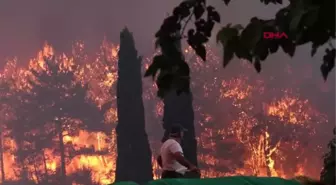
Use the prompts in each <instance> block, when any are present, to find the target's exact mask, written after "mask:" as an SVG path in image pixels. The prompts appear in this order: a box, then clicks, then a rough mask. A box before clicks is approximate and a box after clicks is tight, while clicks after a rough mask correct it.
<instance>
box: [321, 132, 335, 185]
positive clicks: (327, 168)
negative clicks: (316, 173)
mask: <svg viewBox="0 0 336 185" xmlns="http://www.w3.org/2000/svg"><path fill="white" fill-rule="evenodd" d="M333 134H334V138H333V139H332V140H331V141H330V142H329V144H328V148H329V151H328V153H327V154H325V155H324V167H323V170H322V172H321V181H322V182H324V183H326V184H329V185H331V184H335V176H336V175H335V148H336V128H334V133H333Z"/></svg>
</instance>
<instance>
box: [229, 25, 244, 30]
mask: <svg viewBox="0 0 336 185" xmlns="http://www.w3.org/2000/svg"><path fill="white" fill-rule="evenodd" d="M232 28H235V29H237V30H242V29H244V27H243V26H242V25H241V24H236V25H234V26H232Z"/></svg>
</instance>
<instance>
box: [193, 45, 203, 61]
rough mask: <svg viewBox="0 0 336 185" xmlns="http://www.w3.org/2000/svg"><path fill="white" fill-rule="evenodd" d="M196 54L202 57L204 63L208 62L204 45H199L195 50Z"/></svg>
mask: <svg viewBox="0 0 336 185" xmlns="http://www.w3.org/2000/svg"><path fill="white" fill-rule="evenodd" d="M195 52H196V54H197V55H198V56H199V57H201V59H202V60H203V61H206V50H205V46H204V45H202V44H201V45H197V46H196V48H195Z"/></svg>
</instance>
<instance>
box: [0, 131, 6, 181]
mask: <svg viewBox="0 0 336 185" xmlns="http://www.w3.org/2000/svg"><path fill="white" fill-rule="evenodd" d="M3 155H4V151H3V136H2V130H1V128H0V168H1V182H2V183H5V181H6V176H5V164H4V157H3Z"/></svg>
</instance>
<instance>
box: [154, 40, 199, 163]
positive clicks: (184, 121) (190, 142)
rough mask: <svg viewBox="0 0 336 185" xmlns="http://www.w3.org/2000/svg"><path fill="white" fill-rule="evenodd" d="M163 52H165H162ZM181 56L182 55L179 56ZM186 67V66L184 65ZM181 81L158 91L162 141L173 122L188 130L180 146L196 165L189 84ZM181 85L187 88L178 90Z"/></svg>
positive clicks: (191, 97)
mask: <svg viewBox="0 0 336 185" xmlns="http://www.w3.org/2000/svg"><path fill="white" fill-rule="evenodd" d="M177 47H178V48H180V49H181V43H180V42H177ZM163 52H164V51H163ZM163 54H165V53H163ZM181 58H183V56H181ZM186 67H187V66H186ZM180 82H182V83H180V84H179V83H174V84H176V85H175V86H171V87H170V88H171V90H170V91H167V92H162V91H159V92H158V94H159V96H160V97H162V98H163V103H164V109H163V111H164V113H163V128H164V130H165V132H164V136H163V139H162V141H163V142H164V141H165V140H166V139H167V138H168V134H169V133H168V131H169V129H170V127H171V126H172V125H173V124H180V125H182V126H183V127H184V128H186V129H187V130H188V131H187V132H185V134H184V138H183V141H182V148H183V152H184V155H185V157H186V158H187V159H188V160H190V162H192V163H193V164H195V165H197V141H196V138H195V126H194V110H193V104H192V102H193V96H192V93H191V91H190V87H189V86H184V85H185V84H189V79H188V78H186V79H184V80H181V81H180ZM181 86H184V88H188V90H186V91H179V92H178V93H176V90H178V89H179V88H180V87H181Z"/></svg>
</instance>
